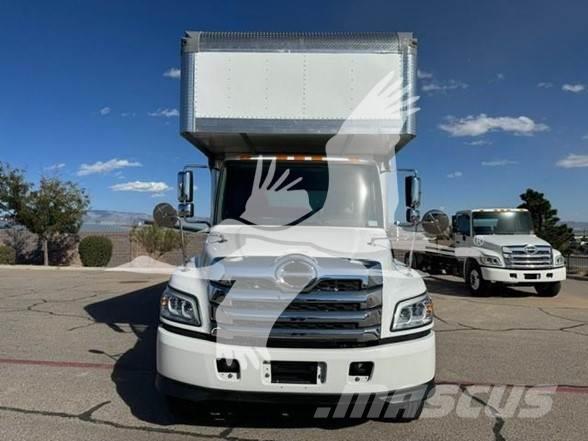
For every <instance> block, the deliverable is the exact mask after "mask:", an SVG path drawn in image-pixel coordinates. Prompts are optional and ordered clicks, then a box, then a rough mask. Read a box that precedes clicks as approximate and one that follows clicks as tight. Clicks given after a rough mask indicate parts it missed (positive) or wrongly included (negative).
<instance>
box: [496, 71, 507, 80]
mask: <svg viewBox="0 0 588 441" xmlns="http://www.w3.org/2000/svg"><path fill="white" fill-rule="evenodd" d="M504 78H505V76H504V74H503V73H501V72H499V73H497V74H496V81H500V80H504Z"/></svg>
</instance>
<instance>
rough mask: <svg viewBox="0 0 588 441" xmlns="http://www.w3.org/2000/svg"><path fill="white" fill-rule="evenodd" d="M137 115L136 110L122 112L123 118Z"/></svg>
mask: <svg viewBox="0 0 588 441" xmlns="http://www.w3.org/2000/svg"><path fill="white" fill-rule="evenodd" d="M135 115H136V113H135V112H122V113H121V114H120V116H122V117H123V118H133V117H134V116H135Z"/></svg>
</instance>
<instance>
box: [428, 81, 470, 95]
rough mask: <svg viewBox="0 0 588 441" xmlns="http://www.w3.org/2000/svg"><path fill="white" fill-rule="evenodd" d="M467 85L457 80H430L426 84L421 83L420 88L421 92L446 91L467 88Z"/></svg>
mask: <svg viewBox="0 0 588 441" xmlns="http://www.w3.org/2000/svg"><path fill="white" fill-rule="evenodd" d="M468 87H469V86H468V85H467V84H466V83H464V82H462V81H457V80H449V81H432V82H430V83H427V84H423V85H422V87H421V90H422V91H423V92H429V93H435V92H440V93H446V92H447V91H448V90H455V89H467V88H468Z"/></svg>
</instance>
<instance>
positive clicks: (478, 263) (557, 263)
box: [412, 208, 566, 297]
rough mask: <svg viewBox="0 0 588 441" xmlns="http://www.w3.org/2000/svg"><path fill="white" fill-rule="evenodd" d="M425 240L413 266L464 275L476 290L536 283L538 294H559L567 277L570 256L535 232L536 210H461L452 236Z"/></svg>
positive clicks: (476, 292) (479, 292)
mask: <svg viewBox="0 0 588 441" xmlns="http://www.w3.org/2000/svg"><path fill="white" fill-rule="evenodd" d="M421 244H422V245H423V246H419V247H417V250H416V251H415V252H414V255H413V258H412V267H413V268H415V269H419V270H423V271H427V272H430V273H433V274H438V273H441V272H443V273H446V274H453V275H457V276H461V277H464V280H465V283H466V284H467V286H468V288H469V290H470V292H471V293H472V294H473V295H475V296H482V295H487V294H489V293H490V292H491V291H492V289H493V288H495V287H496V286H499V285H513V286H533V287H534V288H535V290H536V291H537V294H538V295H540V296H544V297H554V296H556V295H557V294H558V293H559V291H560V288H561V282H562V281H563V280H565V279H566V267H565V259H564V257H563V256H562V254H561V253H560V252H559V251H558V250H556V249H555V248H553V247H552V246H551V245H550V244H549V243H548V242H546V241H545V240H543V239H541V238H539V237H537V236H536V235H535V234H534V233H533V221H532V219H531V215H530V213H529V211H528V210H525V209H521V208H479V209H473V210H463V211H459V212H457V213H456V214H455V215H454V216H453V219H452V231H451V237H450V239H449V241H448V242H447V241H445V243H439V242H438V241H433V242H431V243H427V242H426V241H421Z"/></svg>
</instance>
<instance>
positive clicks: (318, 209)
mask: <svg viewBox="0 0 588 441" xmlns="http://www.w3.org/2000/svg"><path fill="white" fill-rule="evenodd" d="M256 166H257V161H227V162H226V163H225V167H224V170H223V172H222V174H221V181H220V187H219V199H218V201H217V202H218V204H217V211H216V222H217V223H218V222H222V221H224V222H230V221H237V222H242V223H247V224H256V225H272V226H277V225H296V224H300V223H303V224H304V225H328V226H344V227H382V225H383V214H382V213H383V209H382V197H381V193H380V180H379V173H378V169H377V167H376V166H375V164H346V163H333V162H330V163H329V164H327V163H326V162H312V163H310V162H307V163H305V162H295V161H277V162H276V170H275V173H274V176H273V179H272V181H271V183H269V187H270V190H268V189H259V186H258V189H257V190H255V191H253V186H254V177H255V169H256ZM268 168H269V162H268V161H264V167H263V174H262V176H261V180H260V184H261V186H262V187H263V186H264V184H265V182H264V181H265V179H266V176H267V174H268ZM286 170H288V171H289V172H288V176H287V177H286V178H285V179H284V180H283V181H282V182H281V183H278V186H277V187H276V188H273V189H271V187H272V186H274V185H275V183H276V182H278V180H280V177H281V176H282V174H283V173H285V172H286ZM329 174H331V176H338V177H341V178H339V179H337V182H338V184H337V186H338V188H337V191H331V192H330V193H329V192H328V190H329ZM299 178H302V179H301V180H299V181H298V182H297V183H295V185H293V186H291V187H289V188H287V191H284V190H283V189H284V187H287V186H289V185H290V184H291V183H293V182H294V181H296V180H298V179H299ZM327 194H328V196H329V197H328V198H327Z"/></svg>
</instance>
